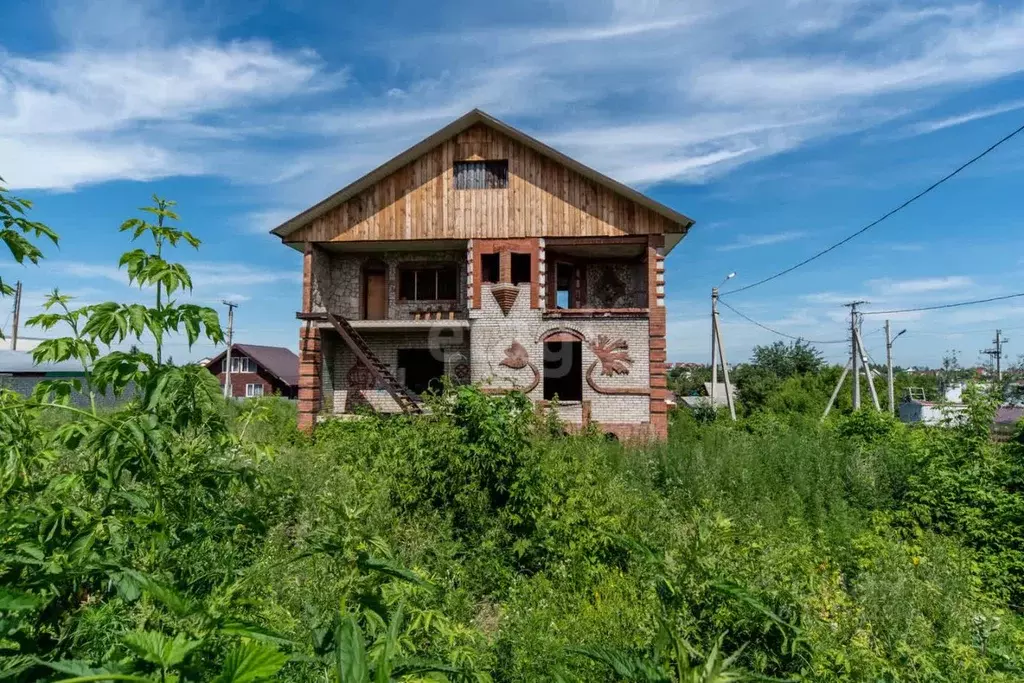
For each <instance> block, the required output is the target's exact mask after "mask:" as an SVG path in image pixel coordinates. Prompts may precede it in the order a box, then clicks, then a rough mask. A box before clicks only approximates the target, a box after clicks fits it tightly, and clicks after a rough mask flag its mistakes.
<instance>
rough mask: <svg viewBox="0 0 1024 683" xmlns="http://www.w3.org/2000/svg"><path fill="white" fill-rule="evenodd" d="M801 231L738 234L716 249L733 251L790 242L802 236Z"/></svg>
mask: <svg viewBox="0 0 1024 683" xmlns="http://www.w3.org/2000/svg"><path fill="white" fill-rule="evenodd" d="M804 234H805V233H803V232H796V231H786V232H774V233H768V234H764V235H740V236H739V237H737V238H736V240H735V241H733V242H730V243H729V244H725V245H722V246H720V247H718V251H735V250H737V249H750V248H751V247H767V246H771V245H773V244H782V243H783V242H792V241H793V240H796V239H800V238H801V237H803V236H804Z"/></svg>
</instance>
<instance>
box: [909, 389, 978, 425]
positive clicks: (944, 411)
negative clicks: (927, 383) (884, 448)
mask: <svg viewBox="0 0 1024 683" xmlns="http://www.w3.org/2000/svg"><path fill="white" fill-rule="evenodd" d="M964 386H965V385H956V386H952V387H949V388H948V389H946V391H945V395H944V399H945V400H943V401H941V402H935V401H929V400H927V398H926V397H925V393H924V390H923V389H921V388H919V387H911V388H909V389H907V391H906V395H905V396H904V397H903V401H902V402H901V403H900V406H899V414H900V421H901V422H905V423H907V424H924V425H930V426H950V425H954V424H957V422H959V421H960V420H961V419H962V417H963V416H964V415H965V413H966V411H967V406H965V405H964V404H963V403H961V402H960V398H961V396H962V395H963V390H964Z"/></svg>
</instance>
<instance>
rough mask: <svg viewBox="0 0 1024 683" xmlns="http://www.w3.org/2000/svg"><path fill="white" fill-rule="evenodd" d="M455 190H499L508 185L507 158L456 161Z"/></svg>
mask: <svg viewBox="0 0 1024 683" xmlns="http://www.w3.org/2000/svg"><path fill="white" fill-rule="evenodd" d="M454 171H455V189H456V190H499V189H503V188H507V187H508V160H507V159H495V160H491V161H456V162H455V165H454Z"/></svg>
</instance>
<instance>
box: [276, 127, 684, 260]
mask: <svg viewBox="0 0 1024 683" xmlns="http://www.w3.org/2000/svg"><path fill="white" fill-rule="evenodd" d="M483 159H508V167H509V168H508V170H509V177H508V189H490V190H456V189H455V188H454V178H453V175H452V174H453V170H452V167H453V164H454V162H455V161H463V160H483ZM674 230H678V227H677V224H676V223H674V222H672V221H670V220H669V219H667V218H665V217H663V216H661V215H660V214H657V213H655V212H654V211H651V210H650V209H648V208H646V207H644V206H641V205H639V204H636V203H635V202H633V201H632V200H630V199H627V198H625V197H622V196H620V195H618V194H616V193H614V192H612V191H611V190H609V189H607V188H605V187H603V186H601V185H598V184H597V183H595V182H593V181H592V180H590V179H589V178H586V177H584V176H582V175H580V174H578V173H576V172H575V171H572V170H570V169H569V168H566V167H565V166H562V165H561V164H559V163H557V162H555V161H553V160H551V159H548V158H547V157H544V156H542V155H540V154H538V153H536V152H534V151H533V150H532V149H530V148H528V147H525V146H523V145H521V144H519V143H518V142H516V141H514V140H512V139H510V138H508V137H506V136H505V135H503V134H502V133H500V132H498V131H496V130H494V129H492V128H489V127H487V126H484V125H476V126H473V127H472V128H469V129H468V130H466V131H464V132H463V133H461V134H459V135H457V136H455V137H454V138H452V139H450V140H447V141H445V142H443V143H441V144H440V145H439V146H438V147H435V148H434V149H432V150H431V151H429V152H427V153H426V154H424V155H423V156H421V157H419V158H418V159H416V160H414V161H412V162H410V163H409V164H407V165H406V166H404V167H402V168H401V169H399V170H398V171H395V172H394V173H392V174H391V175H390V176H388V177H386V178H384V179H383V180H381V181H380V182H378V183H377V184H376V185H374V186H372V187H370V188H368V189H366V190H365V191H363V192H361V193H360V194H358V195H356V196H355V197H353V198H351V199H349V200H348V201H347V202H345V203H344V204H342V205H340V206H338V207H337V208H335V209H333V210H331V211H330V212H328V213H326V214H324V215H323V216H321V217H319V218H317V219H315V220H314V221H313V222H312V223H310V224H309V225H307V226H306V227H304V228H301V229H300V230H297V231H296V232H294V233H293V234H291V235H289V236H288V241H289V242H305V241H310V242H354V241H364V240H419V239H442V238H443V239H471V238H483V239H507V238H517V237H578V236H592V237H619V236H624V235H649V234H654V235H658V234H662V233H664V232H671V231H674Z"/></svg>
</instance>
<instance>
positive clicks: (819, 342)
mask: <svg viewBox="0 0 1024 683" xmlns="http://www.w3.org/2000/svg"><path fill="white" fill-rule="evenodd" d="M718 303H720V304H722V305H723V306H725V307H726V308H728V309H729V310H730V311H732V312H733V313H735V314H736V315H738V316H739V317H741V318H743V319H744V320H746V321H747V322H750V323H753V324H755V325H757V326H758V327H760V328H761V329H763V330H768V331H769V332H771V333H772V334H777V335H779V336H780V337H786V338H787V339H795V340H797V341H802V342H807V343H808V344H845V343H846V342H847V340H846V339H836V340H830V341H821V340H816V339H807V338H805V337H794V336H793V335H791V334H786V333H785V332H779V331H778V330H775V329H772V328H771V327H768V326H767V325H764V324H762V323H759V322H757V321H756V320H754V319H753V318H751V317H749V316H748V315H746V314H744V313H740V312H739V311H737V310H736V309H735V308H733V307H732V306H730V305H729V304H727V303H726V302H724V301H722V300H721V299H719V300H718Z"/></svg>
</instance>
